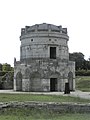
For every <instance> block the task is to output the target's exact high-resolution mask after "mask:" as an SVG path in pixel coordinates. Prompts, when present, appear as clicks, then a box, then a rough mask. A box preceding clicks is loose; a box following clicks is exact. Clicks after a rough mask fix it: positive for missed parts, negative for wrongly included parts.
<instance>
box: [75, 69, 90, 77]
mask: <svg viewBox="0 0 90 120" xmlns="http://www.w3.org/2000/svg"><path fill="white" fill-rule="evenodd" d="M75 74H76V76H90V70H77V71H76V72H75Z"/></svg>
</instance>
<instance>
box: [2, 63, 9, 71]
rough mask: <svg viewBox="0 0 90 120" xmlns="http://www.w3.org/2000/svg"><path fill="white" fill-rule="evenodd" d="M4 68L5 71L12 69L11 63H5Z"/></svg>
mask: <svg viewBox="0 0 90 120" xmlns="http://www.w3.org/2000/svg"><path fill="white" fill-rule="evenodd" d="M2 70H3V71H11V65H10V64H7V63H5V64H3V67H2Z"/></svg>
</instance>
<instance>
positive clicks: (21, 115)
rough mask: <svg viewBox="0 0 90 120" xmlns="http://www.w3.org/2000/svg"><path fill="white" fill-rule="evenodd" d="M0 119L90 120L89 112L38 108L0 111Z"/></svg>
mask: <svg viewBox="0 0 90 120" xmlns="http://www.w3.org/2000/svg"><path fill="white" fill-rule="evenodd" d="M0 120H90V114H88V113H84V114H80V113H59V112H53V111H50V110H40V109H39V110H38V109H27V108H24V109H16V108H14V109H11V108H8V109H7V110H3V111H2V112H0Z"/></svg>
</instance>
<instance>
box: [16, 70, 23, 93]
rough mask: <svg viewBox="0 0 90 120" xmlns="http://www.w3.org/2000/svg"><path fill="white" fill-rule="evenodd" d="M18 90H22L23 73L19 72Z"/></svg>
mask: <svg viewBox="0 0 90 120" xmlns="http://www.w3.org/2000/svg"><path fill="white" fill-rule="evenodd" d="M16 90H17V91H21V90H22V73H21V72H18V73H17V74H16Z"/></svg>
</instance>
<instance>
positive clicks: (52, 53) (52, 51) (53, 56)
mask: <svg viewBox="0 0 90 120" xmlns="http://www.w3.org/2000/svg"><path fill="white" fill-rule="evenodd" d="M50 59H56V47H50Z"/></svg>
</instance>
